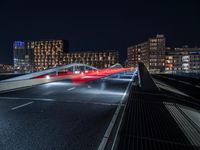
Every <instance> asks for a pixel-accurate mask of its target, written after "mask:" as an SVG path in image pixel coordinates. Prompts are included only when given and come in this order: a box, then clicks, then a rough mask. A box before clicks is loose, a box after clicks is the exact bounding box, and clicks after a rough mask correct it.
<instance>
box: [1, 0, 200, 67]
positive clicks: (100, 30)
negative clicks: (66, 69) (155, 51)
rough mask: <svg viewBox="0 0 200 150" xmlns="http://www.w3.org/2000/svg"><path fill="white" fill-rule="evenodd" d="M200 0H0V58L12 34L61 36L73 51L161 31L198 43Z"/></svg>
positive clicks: (6, 55)
mask: <svg viewBox="0 0 200 150" xmlns="http://www.w3.org/2000/svg"><path fill="white" fill-rule="evenodd" d="M199 8H200V3H199V2H198V0H187V1H186V0H146V1H144V0H143V1H142V0H138V1H134V0H130V1H125V0H121V1H117V0H113V1H109V0H92V1H87V0H79V1H78V0H63V1H62V0H54V1H50V0H48V1H47V0H12V1H11V0H1V1H0V19H1V20H0V63H12V57H13V56H12V42H13V41H14V40H37V39H52V38H60V39H67V40H69V42H70V50H71V51H84V50H101V49H117V50H119V51H120V56H121V58H120V60H121V61H123V60H124V59H125V58H126V50H127V47H128V46H130V45H134V44H137V43H139V42H142V41H145V40H146V39H148V38H149V37H152V36H155V35H156V34H157V33H160V34H164V35H165V36H166V38H167V45H168V46H182V45H189V46H191V47H193V46H199V47H200V9H199Z"/></svg>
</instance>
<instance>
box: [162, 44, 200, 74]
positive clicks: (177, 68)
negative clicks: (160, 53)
mask: <svg viewBox="0 0 200 150" xmlns="http://www.w3.org/2000/svg"><path fill="white" fill-rule="evenodd" d="M165 71H167V72H186V73H189V72H190V73H191V72H193V73H200V48H189V47H187V46H185V47H182V48H166V56H165Z"/></svg>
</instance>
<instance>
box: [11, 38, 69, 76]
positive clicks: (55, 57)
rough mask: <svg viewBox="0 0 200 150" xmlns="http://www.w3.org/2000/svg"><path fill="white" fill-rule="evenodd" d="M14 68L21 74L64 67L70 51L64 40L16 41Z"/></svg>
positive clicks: (14, 46)
mask: <svg viewBox="0 0 200 150" xmlns="http://www.w3.org/2000/svg"><path fill="white" fill-rule="evenodd" d="M13 49H14V68H15V71H19V72H33V71H37V70H44V69H48V68H52V67H56V66H60V65H63V56H64V55H63V54H64V53H66V52H67V50H68V42H67V41H64V40H39V41H15V42H14V45H13Z"/></svg>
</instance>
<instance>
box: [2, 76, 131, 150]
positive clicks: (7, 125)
mask: <svg viewBox="0 0 200 150" xmlns="http://www.w3.org/2000/svg"><path fill="white" fill-rule="evenodd" d="M128 83H129V81H126V80H123V81H120V80H119V81H118V80H109V79H107V80H105V79H100V80H96V81H93V82H90V83H88V84H83V85H74V84H72V83H71V82H70V81H69V80H63V81H59V82H52V83H48V84H43V85H38V86H34V87H31V88H27V89H23V90H18V91H13V92H7V93H3V94H0V149H1V150H51V149H52V150H57V149H58V150H62V149H64V150H66V149H73V150H75V149H82V150H83V149H97V148H98V146H99V144H100V143H101V140H102V138H103V136H104V134H105V131H106V129H107V128H108V126H109V123H110V121H111V119H112V117H113V114H114V112H115V110H116V108H117V106H118V104H119V103H120V101H121V99H122V96H123V94H124V92H125V90H126V87H127V85H128Z"/></svg>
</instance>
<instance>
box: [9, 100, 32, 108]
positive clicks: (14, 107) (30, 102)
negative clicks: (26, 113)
mask: <svg viewBox="0 0 200 150" xmlns="http://www.w3.org/2000/svg"><path fill="white" fill-rule="evenodd" d="M32 103H33V101H31V102H28V103H25V104H22V105H19V106H16V107H13V108H11V110H15V109H18V108H21V107H24V106H27V105H30V104H32Z"/></svg>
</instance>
